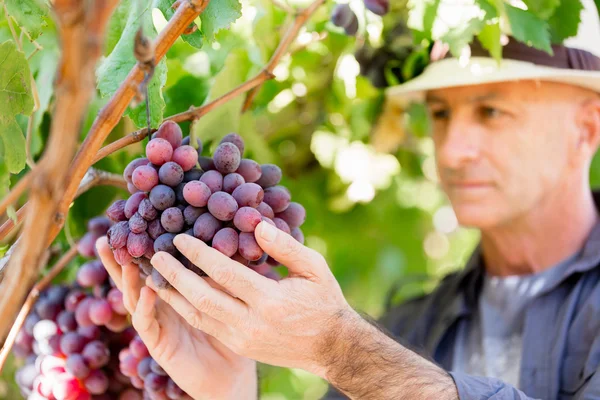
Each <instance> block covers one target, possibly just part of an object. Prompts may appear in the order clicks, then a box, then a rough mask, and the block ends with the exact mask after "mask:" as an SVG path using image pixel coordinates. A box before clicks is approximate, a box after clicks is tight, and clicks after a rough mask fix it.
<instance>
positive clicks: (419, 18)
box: [408, 0, 440, 39]
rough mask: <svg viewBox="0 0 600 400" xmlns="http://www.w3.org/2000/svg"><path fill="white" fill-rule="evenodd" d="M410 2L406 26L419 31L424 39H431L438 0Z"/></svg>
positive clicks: (415, 0)
mask: <svg viewBox="0 0 600 400" xmlns="http://www.w3.org/2000/svg"><path fill="white" fill-rule="evenodd" d="M410 3H411V4H410V11H409V14H408V27H409V28H412V29H414V30H416V31H419V32H421V33H422V35H423V36H424V38H425V39H431V38H432V32H431V30H432V29H433V23H434V21H435V18H436V16H437V10H438V7H439V6H440V0H411V1H410Z"/></svg>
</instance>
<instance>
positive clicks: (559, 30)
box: [548, 0, 583, 43]
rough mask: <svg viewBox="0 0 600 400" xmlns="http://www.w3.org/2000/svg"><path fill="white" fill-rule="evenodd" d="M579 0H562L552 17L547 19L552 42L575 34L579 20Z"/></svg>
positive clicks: (580, 6) (580, 9)
mask: <svg viewBox="0 0 600 400" xmlns="http://www.w3.org/2000/svg"><path fill="white" fill-rule="evenodd" d="M582 10H583V5H582V4H581V0H562V1H561V3H560V5H559V6H558V8H557V9H556V11H555V12H554V14H553V15H552V17H550V19H549V20H548V24H549V25H550V34H551V35H552V42H553V43H561V42H562V41H563V40H565V39H567V38H569V37H571V36H575V35H577V30H578V28H579V23H580V22H581V11H582Z"/></svg>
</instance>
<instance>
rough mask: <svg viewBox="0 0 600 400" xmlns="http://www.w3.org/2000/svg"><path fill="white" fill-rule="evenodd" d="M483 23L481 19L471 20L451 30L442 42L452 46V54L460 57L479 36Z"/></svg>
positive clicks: (442, 38) (443, 37)
mask: <svg viewBox="0 0 600 400" xmlns="http://www.w3.org/2000/svg"><path fill="white" fill-rule="evenodd" d="M483 24H484V23H483V21H482V20H481V19H479V17H475V18H471V19H470V20H469V21H467V22H466V23H465V24H464V25H462V26H460V27H458V28H455V29H452V30H450V31H449V32H448V33H446V34H445V35H444V36H442V37H441V40H442V41H443V42H445V43H447V44H448V45H449V46H450V52H451V53H452V54H453V55H454V56H456V57H458V56H460V53H461V51H462V49H463V48H464V47H466V46H467V45H468V44H469V43H471V41H472V40H473V36H474V35H475V34H477V33H478V32H479V31H480V30H481V28H482V27H483Z"/></svg>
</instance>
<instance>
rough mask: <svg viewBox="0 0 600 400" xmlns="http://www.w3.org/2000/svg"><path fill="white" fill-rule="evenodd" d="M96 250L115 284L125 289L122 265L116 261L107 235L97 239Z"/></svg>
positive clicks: (120, 288)
mask: <svg viewBox="0 0 600 400" xmlns="http://www.w3.org/2000/svg"><path fill="white" fill-rule="evenodd" d="M96 250H98V256H99V257H100V261H102V264H104V268H106V271H107V272H108V274H109V275H110V277H111V278H112V279H113V281H114V282H115V285H116V286H117V288H118V289H119V290H121V291H123V285H122V277H121V266H120V265H119V263H117V262H116V261H115V258H114V256H113V253H112V250H111V249H110V246H109V245H108V238H107V237H106V236H102V237H101V238H100V239H98V240H96Z"/></svg>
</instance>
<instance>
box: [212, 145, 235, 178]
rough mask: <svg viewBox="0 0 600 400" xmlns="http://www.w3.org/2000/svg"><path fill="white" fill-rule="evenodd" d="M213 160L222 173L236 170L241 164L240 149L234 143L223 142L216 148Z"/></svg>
mask: <svg viewBox="0 0 600 400" xmlns="http://www.w3.org/2000/svg"><path fill="white" fill-rule="evenodd" d="M213 160H214V162H215V167H217V170H218V171H219V172H221V173H222V174H229V173H232V172H235V171H236V170H237V169H238V167H239V166H240V161H241V155H240V150H239V149H238V148H237V146H236V145H235V144H233V143H229V142H225V143H222V144H220V145H219V146H218V147H217V148H216V149H215V153H214V155H213Z"/></svg>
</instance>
